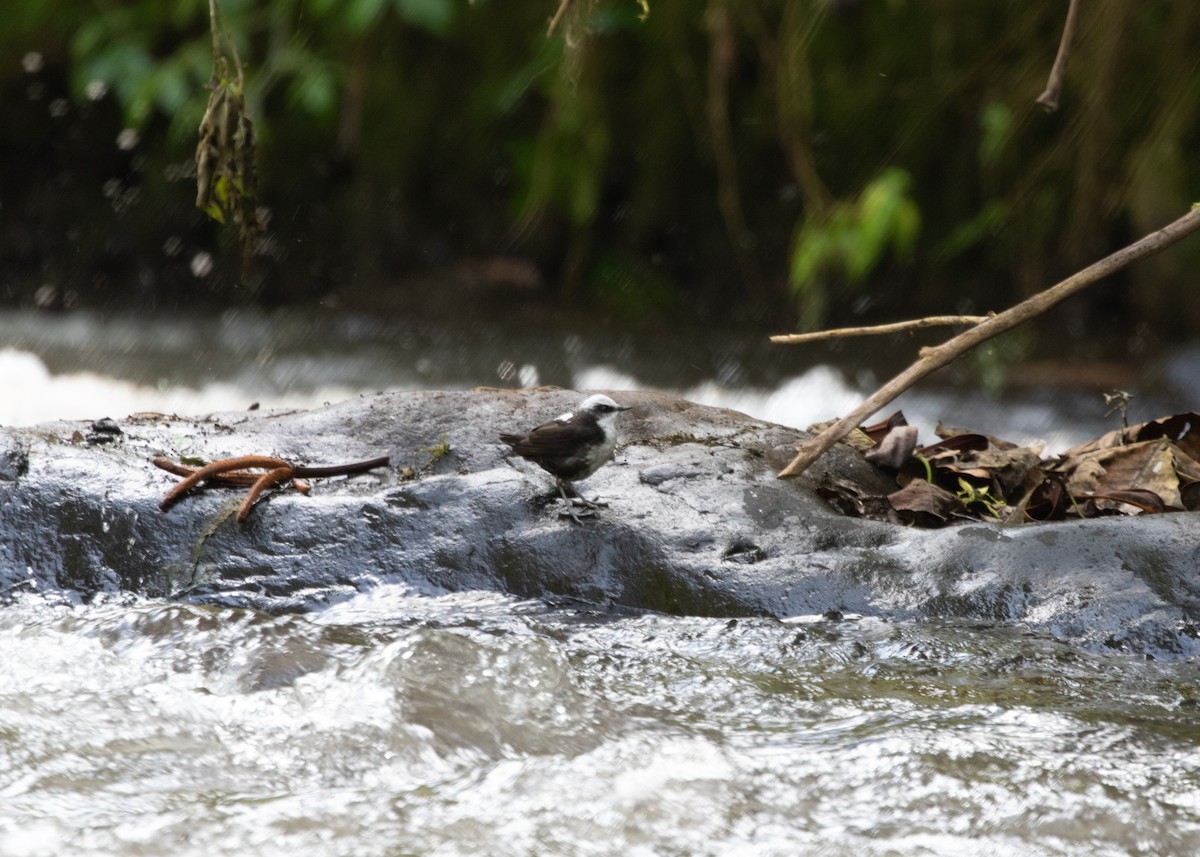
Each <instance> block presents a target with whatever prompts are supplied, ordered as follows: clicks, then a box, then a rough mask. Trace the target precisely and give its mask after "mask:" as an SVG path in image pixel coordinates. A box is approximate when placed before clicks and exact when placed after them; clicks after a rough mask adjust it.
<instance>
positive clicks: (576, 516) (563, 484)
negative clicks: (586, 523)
mask: <svg viewBox="0 0 1200 857" xmlns="http://www.w3.org/2000/svg"><path fill="white" fill-rule="evenodd" d="M554 484H556V485H558V493H559V495H562V497H563V502H564V503H566V510H565V511H560V513H558V515H559V517H569V519H571V520H572V521H575V522H576V523H583V521H581V520H580V515H583V516H584V517H587V516H589V515H595V510H593V509H586V510H584V511H581V513H577V511H575V509H572V508H571V507H572V505H574V504H575V502H576V501H578V499H582V498H581V497H580V493H578V491H576V490H575V486H574V485H571V484H570V483H569V481H566V480H565V479H558V478H557V477H556V478H554ZM568 487H570V489H571V493H572V495H575V496H574V497H568V496H566V489H568Z"/></svg>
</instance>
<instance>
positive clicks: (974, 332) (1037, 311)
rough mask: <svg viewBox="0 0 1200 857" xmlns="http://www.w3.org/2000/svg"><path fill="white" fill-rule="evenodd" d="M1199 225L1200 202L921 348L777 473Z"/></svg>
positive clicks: (794, 471) (790, 470) (811, 457)
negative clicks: (913, 389) (914, 387)
mask: <svg viewBox="0 0 1200 857" xmlns="http://www.w3.org/2000/svg"><path fill="white" fill-rule="evenodd" d="M1198 229H1200V207H1198V208H1194V209H1192V210H1191V211H1189V212H1188V213H1187V214H1185V215H1184V216H1183V217H1181V218H1179V219H1178V220H1176V221H1174V222H1173V223H1170V224H1168V225H1167V226H1164V227H1163V228H1162V229H1160V230H1158V231H1157V232H1153V233H1151V234H1149V235H1147V236H1145V237H1144V238H1142V239H1140V240H1139V241H1135V242H1134V243H1133V244H1130V245H1129V246H1128V247H1124V248H1122V249H1120V250H1118V251H1117V252H1115V253H1113V254H1111V255H1109V256H1105V257H1104V258H1103V259H1101V260H1100V261H1099V262H1094V263H1092V264H1091V265H1089V266H1088V267H1086V268H1084V269H1083V270H1082V271H1079V272H1078V273H1076V274H1073V275H1072V276H1070V277H1068V278H1067V279H1065V280H1063V281H1062V282H1061V283H1058V284H1057V285H1054V286H1051V287H1050V288H1048V289H1046V290H1045V291H1043V292H1039V293H1038V294H1036V295H1034V296H1033V297H1031V298H1029V299H1028V300H1025V301H1022V302H1021V303H1019V304H1017V305H1016V306H1013V307H1010V308H1009V309H1006V310H1005V311H1004V312H1002V313H1000V314H999V315H994V316H992V317H991V318H989V319H988V320H987V321H985V322H982V323H981V324H978V325H976V326H975V327H973V328H971V329H970V330H967V331H964V332H963V333H960V334H959V335H958V336H956V337H954V338H953V339H949V340H947V341H946V342H943V343H942V344H941V345H938V346H936V347H933V348H925V349H922V350H921V356H920V359H918V360H917V362H916V363H914V364H912V365H911V366H909V367H908V368H907V369H905V370H904V371H903V372H901V373H900V374H899V375H897V376H896V377H895V378H893V379H892V380H890V381H888V382H887V383H886V384H884V385H883V386H882V387H880V388H879V389H878V390H876V391H875V392H874V393H873V394H872V395H871V396H870V397H869V398H868V399H867V400H866V401H865V402H863V403H862V404H861V405H859V406H858V407H857V408H856V409H855V410H854V412H853V413H850V414H848V415H846V416H845V417H843V418H842V419H840V420H838V421H837V422H835V423H834V424H833V425H831V426H829V427H828V428H827V429H825V430H824V431H823V432H821V433H820V434H819V435H817V436H816V437H815V438H813V439H812V440H810V441H809V442H808V443H804V444H801V445H800V446H798V447H796V449H797V455H796V457H795V458H793V459H792V460H791V462H790V463H789V464H788V466H787V467H785V468H784V469H783V470H781V471H780V472H779V478H780V479H787V478H790V477H794V476H799V475H800V474H801V473H803V472H804V471H805V470H807V469H808V467H809V466H810V465H811V464H812V463H813V462H814V461H816V460H817V458H819V457H820V456H821V454H822V453H824V452H825V451H826V450H828V449H829V448H830V447H831V446H833V445H834V444H835V443H837V442H838V441H839V440H841V439H842V438H843V437H845V436H846V435H847V434H848V433H849V432H850V431H851V430H852V429H853V428H854V427H855V426H857V425H858V424H859V423H861V422H862V421H863V420H864V419H866V418H867V417H869V416H870V415H871V414H873V413H875V412H876V411H878V410H879V409H880V408H882V407H883V406H884V405H886V404H887V403H888V402H890V401H892V400H893V399H894V398H896V397H897V396H899V395H900V394H901V393H903V392H904V391H905V390H907V389H908V388H909V387H911V386H912V385H913V384H915V383H916V382H917V381H919V380H921V379H922V378H924V377H925V376H926V375H929V374H930V373H931V372H933V371H935V370H937V369H940V368H942V367H943V366H945V365H947V364H948V363H950V362H952V361H953V360H955V359H957V358H958V357H961V356H962V355H963V354H965V353H966V352H968V351H970V350H971V349H972V348H974V347H975V346H977V345H980V344H981V343H984V342H986V341H988V340H989V339H991V338H992V337H994V336H998V335H999V334H1001V333H1004V332H1005V331H1008V330H1012V329H1013V328H1014V327H1017V326H1018V325H1020V324H1023V323H1025V322H1026V321H1028V320H1029V319H1031V318H1034V317H1035V316H1038V315H1041V314H1042V313H1044V312H1045V311H1046V310H1048V309H1050V308H1051V307H1053V306H1054V305H1055V304H1057V303H1059V302H1060V301H1062V300H1064V299H1065V298H1068V297H1070V296H1072V295H1074V294H1075V293H1076V292H1079V291H1082V290H1083V289H1084V288H1086V287H1087V286H1090V285H1091V284H1092V283H1095V282H1097V281H1098V280H1101V279H1103V278H1104V277H1107V276H1108V275H1109V274H1111V273H1113V272H1115V271H1119V270H1121V269H1122V268H1124V267H1125V266H1126V265H1128V264H1130V263H1131V262H1135V261H1137V260H1138V259H1144V258H1145V257H1147V256H1153V255H1154V254H1155V253H1158V252H1161V251H1162V250H1163V249H1165V248H1167V247H1169V246H1170V245H1172V244H1174V243H1175V242H1177V241H1179V240H1180V239H1182V238H1185V237H1187V236H1188V235H1190V234H1192V233H1193V232H1195V231H1196V230H1198Z"/></svg>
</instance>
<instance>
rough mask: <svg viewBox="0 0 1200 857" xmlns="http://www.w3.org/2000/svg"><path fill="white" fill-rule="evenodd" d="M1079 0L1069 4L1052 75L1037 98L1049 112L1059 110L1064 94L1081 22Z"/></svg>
mask: <svg viewBox="0 0 1200 857" xmlns="http://www.w3.org/2000/svg"><path fill="white" fill-rule="evenodd" d="M1078 13H1079V0H1071V2H1070V5H1069V6H1067V22H1066V23H1065V24H1064V25H1063V33H1062V39H1061V40H1059V43H1058V55H1057V56H1056V57H1055V58H1054V65H1053V66H1051V67H1050V77H1049V79H1048V80H1047V81H1046V89H1045V91H1044V92H1043V93H1042V94H1041V95H1039V96H1038V97H1037V98H1036V99H1035V100H1036V102H1037V103H1038V104H1040V105H1041V106H1042V109H1044V110H1045V111H1046V112H1047V113H1054V112H1055V111H1056V110H1058V99H1059V98H1060V97H1061V96H1062V88H1063V83H1064V82H1065V81H1066V79H1067V60H1069V59H1070V58H1071V44H1072V43H1073V42H1074V41H1075V30H1076V29H1077V28H1078V23H1079V14H1078Z"/></svg>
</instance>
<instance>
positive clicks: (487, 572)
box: [0, 391, 1200, 657]
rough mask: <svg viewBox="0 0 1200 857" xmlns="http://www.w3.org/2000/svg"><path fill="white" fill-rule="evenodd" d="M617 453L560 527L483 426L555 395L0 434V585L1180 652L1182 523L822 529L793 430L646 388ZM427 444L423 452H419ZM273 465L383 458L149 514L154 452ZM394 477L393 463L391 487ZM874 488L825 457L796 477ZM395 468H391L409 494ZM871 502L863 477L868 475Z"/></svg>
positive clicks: (1196, 522)
mask: <svg viewBox="0 0 1200 857" xmlns="http://www.w3.org/2000/svg"><path fill="white" fill-rule="evenodd" d="M612 395H613V396H614V397H615V398H617V399H618V400H619V401H620V402H622V403H623V404H629V405H632V406H633V410H631V411H629V412H628V413H626V414H624V415H622V418H621V419H622V436H623V445H622V446H621V447H619V448H618V451H617V455H616V459H615V460H614V461H613V462H612V463H611V464H609V465H607V466H606V467H604V468H602V469H601V470H600V471H599V472H598V473H597V474H596V475H595V476H593V477H592V478H591V479H589V480H588V481H587V482H585V483H581V486H580V487H581V488H582V490H583V491H584V493H585V494H588V495H589V496H591V495H595V494H600V495H602V496H603V498H604V499H605V500H606V501H608V502H610V503H611V507H610V508H609V509H607V510H604V511H602V512H601V513H600V515H599V516H598V517H596V518H594V519H588V520H585V521H584V522H583V523H582V524H577V523H574V522H572V521H570V520H568V519H565V518H562V517H560V515H559V508H560V506H561V504H560V503H559V502H558V501H556V500H553V499H552V496H556V495H552V490H553V482H552V480H551V478H550V477H549V476H548V475H547V474H545V473H544V472H542V471H541V470H539V469H538V468H536V467H535V466H534V465H531V464H529V463H527V462H524V461H522V460H520V459H513V458H511V457H510V456H509V455H508V450H507V448H506V447H505V446H504V445H503V444H501V443H500V442H499V440H498V438H497V434H498V433H499V432H501V431H508V430H516V429H524V428H529V427H532V426H533V425H535V424H536V423H538V422H541V421H543V420H545V419H547V418H549V417H552V416H555V415H557V414H559V413H561V412H563V411H565V410H568V409H570V408H571V407H572V406H573V405H574V404H576V403H577V402H578V401H579V399H580V395H579V394H577V393H569V392H565V391H537V392H524V391H476V392H423V393H397V394H384V395H379V396H373V397H365V398H361V399H358V400H354V401H349V402H345V403H342V404H338V405H334V406H330V407H326V408H323V409H320V410H317V411H311V412H289V413H260V412H247V413H237V414H220V415H216V416H212V417H208V418H205V419H180V418H176V417H169V416H163V415H138V416H136V417H131V418H129V419H126V420H123V421H120V423H119V425H120V427H121V429H122V430H123V434H121V435H120V436H118V437H117V440H116V442H114V443H95V441H97V440H101V441H102V440H105V439H106V438H105V436H104V434H103V432H99V433H98V432H96V431H95V430H94V429H92V428H90V427H89V425H88V424H86V423H66V422H64V423H50V424H45V425H41V426H37V427H34V428H28V429H0V589H3V590H4V591H7V592H21V591H25V590H29V589H33V590H40V591H46V590H54V591H72V592H76V593H79V594H81V595H83V596H85V597H86V596H88V595H91V594H92V593H96V592H114V591H122V590H126V591H135V592H139V593H145V594H149V595H155V596H165V597H172V598H187V599H200V600H206V601H219V602H224V603H232V604H238V605H244V606H252V607H258V608H262V609H267V610H299V609H307V608H311V607H313V606H315V605H318V604H320V603H323V602H326V601H328V600H330V599H332V598H337V597H340V596H341V595H342V594H345V593H347V592H349V591H353V590H355V589H358V588H361V587H364V586H369V585H371V583H372V582H374V581H377V580H379V579H380V578H385V577H386V578H392V579H395V578H401V579H404V580H406V581H409V582H412V583H414V584H417V585H420V586H426V587H437V588H444V589H456V590H462V589H479V588H482V589H501V590H505V591H508V592H511V593H514V594H517V595H520V596H527V597H570V598H579V599H584V600H586V601H589V602H597V603H601V604H619V605H625V606H629V607H635V608H646V609H652V610H661V611H667V612H671V613H685V614H699V615H713V616H738V615H772V616H778V617H790V616H801V615H817V614H825V613H831V612H832V613H835V614H836V613H837V612H843V613H858V614H865V615H874V616H882V617H885V618H895V619H902V620H913V619H940V618H955V619H963V618H967V619H977V620H983V621H987V622H1002V623H1019V624H1023V625H1026V626H1029V627H1030V628H1032V629H1034V630H1037V631H1041V632H1048V633H1051V634H1054V635H1057V636H1059V637H1062V638H1064V639H1068V640H1071V641H1076V642H1079V643H1082V644H1085V645H1087V646H1090V647H1099V646H1109V647H1117V648H1124V649H1129V650H1133V651H1139V652H1146V653H1153V654H1155V655H1157V656H1160V657H1161V656H1176V657H1177V656H1186V655H1193V654H1200V641H1198V640H1197V637H1198V636H1200V631H1198V625H1197V619H1198V618H1200V519H1198V518H1197V515H1195V514H1175V515H1163V516H1157V517H1140V518H1109V519H1101V520H1092V521H1079V522H1073V523H1065V524H1044V525H1036V526H1026V527H1016V528H1007V529H1005V528H1000V527H995V526H990V525H982V524H974V525H965V526H959V527H954V528H948V529H944V530H936V531H920V530H913V529H906V528H902V527H895V526H889V525H884V524H879V523H874V522H869V521H862V520H854V519H847V518H845V517H842V516H840V515H839V514H837V513H835V512H834V511H832V510H831V509H829V508H828V507H827V506H826V505H825V504H824V503H823V502H822V501H821V500H820V499H818V498H817V497H816V496H815V495H814V494H813V493H812V491H811V490H810V487H809V486H808V484H807V483H806V482H805V481H803V480H797V481H786V482H784V481H780V480H778V479H776V478H775V473H776V472H777V471H778V470H779V468H780V467H781V466H782V465H783V464H784V463H785V462H786V461H787V459H788V458H789V457H790V456H791V454H792V451H793V447H794V445H795V443H796V442H797V441H799V440H800V439H802V435H801V434H800V433H799V432H796V431H794V430H792V429H787V428H783V427H781V426H777V425H772V424H769V423H763V422H761V421H758V420H754V419H751V418H749V417H747V416H744V415H742V414H739V413H736V412H733V411H728V410H720V409H715V408H709V407H704V406H700V405H696V404H693V403H691V402H687V401H685V400H682V399H678V398H675V397H671V396H664V395H659V394H652V393H613V394H612ZM443 439H444V440H445V442H446V443H447V444H448V445H449V448H450V451H449V453H448V454H445V455H443V456H441V457H440V458H436V460H434V461H432V463H430V462H431V459H433V458H435V456H434V454H433V453H432V452H431V451H430V450H432V449H433V448H434V447H436V445H438V444H439V443H441V442H442V440H443ZM249 453H256V454H269V455H277V456H280V457H283V458H286V459H288V460H291V461H295V462H300V463H309V464H336V463H344V462H349V461H353V460H359V459H366V458H372V457H375V456H379V455H384V454H386V455H390V456H391V466H390V467H389V468H387V469H386V470H380V471H374V472H372V473H369V474H366V475H360V476H355V477H353V478H348V479H347V478H336V479H327V480H317V481H316V482H315V483H314V485H313V491H312V494H311V495H309V496H303V495H301V494H298V493H296V492H294V491H285V492H280V493H277V494H275V495H273V496H271V497H270V498H269V499H268V500H266V501H265V502H261V503H260V504H259V505H258V506H257V507H256V508H255V510H254V512H253V513H252V515H251V517H250V519H249V520H248V521H246V522H245V523H244V524H241V525H239V524H237V523H235V522H234V521H233V519H232V516H231V514H230V513H231V511H232V510H233V509H235V508H236V506H237V504H239V503H240V501H241V498H242V492H241V491H240V490H235V489H230V488H215V489H210V490H206V491H203V492H200V493H198V494H196V495H194V496H192V497H190V498H188V499H186V500H184V501H183V502H182V503H180V504H179V505H178V506H176V507H175V508H173V509H172V510H171V511H170V512H168V513H165V514H164V513H163V512H161V511H159V509H158V502H159V500H160V499H161V497H162V495H163V494H164V493H165V492H166V491H167V490H168V489H169V488H170V487H171V486H172V485H173V484H174V483H175V482H176V481H178V478H177V477H174V476H170V475H168V474H166V473H164V472H162V471H160V470H158V469H156V468H155V467H153V466H152V465H151V463H150V461H151V459H152V458H153V457H154V456H156V455H165V456H167V457H170V458H174V459H178V458H179V457H180V456H191V457H197V458H202V459H207V460H214V459H217V458H225V457H230V456H234V455H241V454H249ZM405 468H411V471H412V472H410V473H407V474H406V472H405ZM822 470H835V471H838V472H839V473H843V474H854V475H855V476H856V477H857V478H859V479H861V480H871V479H881V477H879V476H878V474H876V473H875V472H874V471H873V470H872V469H871V468H870V467H869V466H867V465H864V464H863V463H862V462H861V460H860V459H859V458H858V456H857V455H856V454H854V453H852V452H851V451H849V450H847V449H838V450H835V451H833V452H831V453H830V454H828V455H827V456H826V457H825V458H823V459H822V460H821V461H820V462H818V464H817V466H816V468H814V471H815V473H820V472H821V471H822ZM413 472H415V478H413ZM881 487H882V484H881Z"/></svg>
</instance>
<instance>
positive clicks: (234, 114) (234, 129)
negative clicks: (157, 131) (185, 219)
mask: <svg viewBox="0 0 1200 857" xmlns="http://www.w3.org/2000/svg"><path fill="white" fill-rule="evenodd" d="M208 10H209V23H210V26H211V28H212V40H213V45H212V50H213V73H212V79H211V80H210V81H209V83H208V89H209V91H210V92H211V94H210V95H209V97H208V107H207V109H206V110H205V111H204V118H203V119H202V120H201V121H200V140H199V142H198V143H197V145H196V207H197V208H199V209H200V210H201V211H203V212H204V213H205V214H207V215H208V216H209V217H211V218H212V219H213V220H215V221H217V222H218V223H227V222H228V221H229V220H235V221H237V223H238V224H239V226H240V232H239V234H240V243H241V247H242V269H243V271H246V270H247V269H249V267H250V264H251V261H252V259H253V257H254V249H255V246H256V244H257V242H258V239H259V236H261V235H262V232H263V225H262V221H261V220H260V218H259V215H258V172H257V170H256V168H255V136H254V124H253V123H252V122H251V121H250V117H249V116H247V115H246V80H245V76H244V75H243V73H242V62H241V58H240V57H239V56H238V52H237V45H236V44H235V43H234V40H233V38H232V35H231V34H230V33H229V31H228V28H227V27H226V26H225V22H224V18H223V17H222V15H221V12H220V9H219V7H218V6H217V0H209V3H208ZM223 44H224V45H228V47H229V56H226V53H225V50H224V48H223ZM231 65H232V67H233V69H234V72H235V74H231V73H230V66H231Z"/></svg>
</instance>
